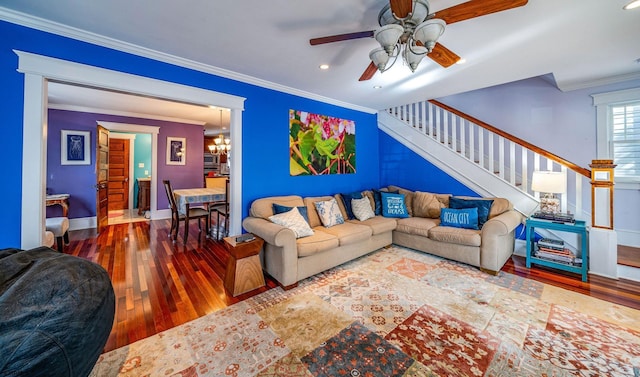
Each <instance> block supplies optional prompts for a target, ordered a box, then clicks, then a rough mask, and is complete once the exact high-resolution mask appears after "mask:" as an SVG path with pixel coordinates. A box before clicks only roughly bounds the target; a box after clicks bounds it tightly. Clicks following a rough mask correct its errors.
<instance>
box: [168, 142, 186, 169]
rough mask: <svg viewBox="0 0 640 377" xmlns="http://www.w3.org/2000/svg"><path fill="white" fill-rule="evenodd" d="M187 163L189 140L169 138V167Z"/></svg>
mask: <svg viewBox="0 0 640 377" xmlns="http://www.w3.org/2000/svg"><path fill="white" fill-rule="evenodd" d="M186 161H187V139H186V138H184V137H171V136H169V137H167V165H184V164H185V163H186Z"/></svg>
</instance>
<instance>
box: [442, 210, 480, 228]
mask: <svg viewBox="0 0 640 377" xmlns="http://www.w3.org/2000/svg"><path fill="white" fill-rule="evenodd" d="M440 225H442V226H451V227H454V228H464V229H476V230H477V229H479V228H478V208H475V207H474V208H465V209H451V208H443V209H442V210H441V211H440Z"/></svg>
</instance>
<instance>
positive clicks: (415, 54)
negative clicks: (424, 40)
mask: <svg viewBox="0 0 640 377" xmlns="http://www.w3.org/2000/svg"><path fill="white" fill-rule="evenodd" d="M426 55H427V48H426V47H423V46H412V47H409V45H407V46H406V47H405V48H404V60H405V61H406V62H407V64H408V65H409V68H411V72H415V71H416V68H418V64H420V61H421V60H422V58H424V57H425V56H426Z"/></svg>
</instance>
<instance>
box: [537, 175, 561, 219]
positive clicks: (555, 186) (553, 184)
mask: <svg viewBox="0 0 640 377" xmlns="http://www.w3.org/2000/svg"><path fill="white" fill-rule="evenodd" d="M531 190H533V191H536V192H539V193H543V194H544V195H543V197H542V198H540V210H541V211H542V212H545V213H552V214H556V213H559V212H560V198H558V197H557V196H556V195H555V194H564V193H565V192H566V191H567V180H566V177H565V175H564V173H562V172H554V171H540V170H538V171H534V172H533V177H532V178H531Z"/></svg>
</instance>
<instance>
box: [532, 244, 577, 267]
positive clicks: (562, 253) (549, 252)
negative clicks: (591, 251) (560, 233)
mask: <svg viewBox="0 0 640 377" xmlns="http://www.w3.org/2000/svg"><path fill="white" fill-rule="evenodd" d="M535 257H536V258H540V259H546V260H550V261H553V262H560V263H565V264H571V265H575V264H576V255H575V253H574V252H573V251H571V250H569V249H567V248H566V247H564V241H562V240H556V239H553V238H541V239H540V240H539V241H538V249H537V250H536V252H535Z"/></svg>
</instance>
